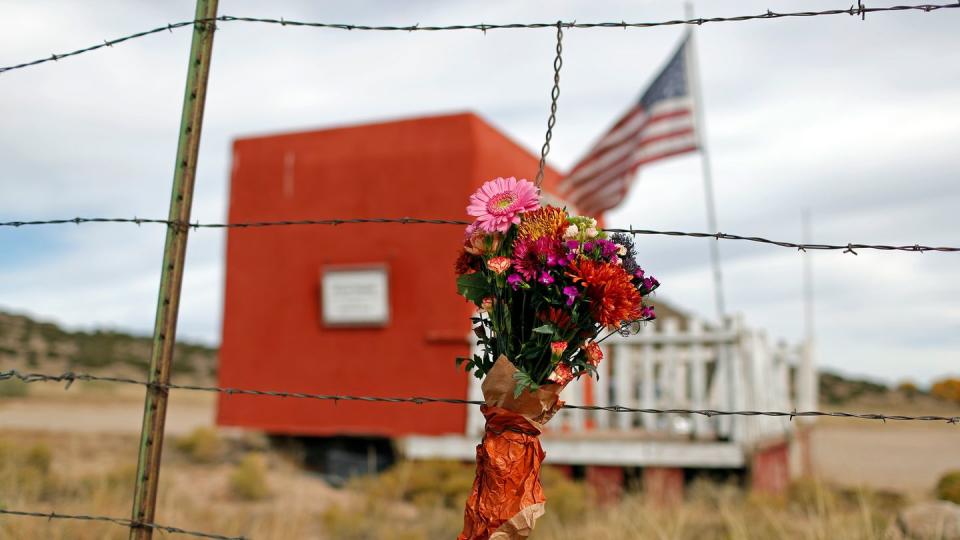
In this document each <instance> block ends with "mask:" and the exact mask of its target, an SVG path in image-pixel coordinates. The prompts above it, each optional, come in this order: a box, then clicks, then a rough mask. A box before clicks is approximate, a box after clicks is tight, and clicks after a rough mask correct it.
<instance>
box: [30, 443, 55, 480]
mask: <svg viewBox="0 0 960 540" xmlns="http://www.w3.org/2000/svg"><path fill="white" fill-rule="evenodd" d="M52 460H53V454H52V453H51V452H50V447H49V446H47V445H45V444H43V443H38V444H35V445H33V446H31V447H30V448H29V449H27V451H26V453H25V454H24V456H23V464H24V466H26V467H30V468H33V469H36V470H37V471H38V472H40V473H41V474H47V473H49V472H50V462H51V461H52Z"/></svg>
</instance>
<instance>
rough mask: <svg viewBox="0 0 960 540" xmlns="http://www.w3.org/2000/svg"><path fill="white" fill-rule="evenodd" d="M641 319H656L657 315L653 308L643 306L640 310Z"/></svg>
mask: <svg viewBox="0 0 960 540" xmlns="http://www.w3.org/2000/svg"><path fill="white" fill-rule="evenodd" d="M640 317H641V318H643V319H656V318H657V314H656V313H654V311H653V306H643V307H642V308H640Z"/></svg>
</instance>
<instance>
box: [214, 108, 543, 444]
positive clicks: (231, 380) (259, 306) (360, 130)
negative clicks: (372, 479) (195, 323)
mask: <svg viewBox="0 0 960 540" xmlns="http://www.w3.org/2000/svg"><path fill="white" fill-rule="evenodd" d="M233 159H234V163H233V172H232V177H231V189H230V210H229V220H230V221H231V222H240V221H258V220H297V219H325V218H371V217H403V216H410V217H423V218H440V219H468V217H467V216H466V215H465V208H466V205H467V199H468V197H469V195H470V194H471V193H472V192H473V191H474V190H475V189H476V188H477V187H479V185H480V184H481V183H482V182H483V181H485V180H489V179H491V178H494V177H496V176H517V177H526V178H529V179H531V180H532V179H533V177H534V175H535V174H536V170H537V162H538V159H537V157H535V156H534V155H532V154H531V153H530V152H528V151H526V150H525V149H523V148H521V147H519V146H518V145H516V144H515V143H514V142H512V141H511V140H509V139H508V138H506V137H505V136H504V135H502V134H501V133H500V132H498V131H497V130H496V129H494V128H492V127H491V126H489V125H488V124H486V123H485V122H484V121H483V120H481V119H480V118H479V117H477V116H475V115H473V114H457V115H449V116H438V117H429V118H419V119H413V120H401V121H395V122H386V123H379V124H372V125H364V126H354V127H345V128H337V129H327V130H321V131H312V132H303V133H292V134H285V135H274V136H266V137H254V138H245V139H239V140H237V141H235V143H234V157H233ZM557 180H558V177H557V174H556V173H555V172H553V171H548V172H547V177H546V180H545V183H544V186H545V187H546V188H549V187H550V186H552V185H554V183H555V182H556V181H557ZM462 237H463V228H462V227H459V226H433V225H400V224H386V225H384V224H376V225H341V226H322V225H316V226H290V227H269V228H257V229H230V230H229V231H228V233H227V257H226V291H225V301H224V317H223V340H222V346H221V351H220V370H219V384H220V386H229V387H236V388H255V389H267V390H285V391H292V392H310V393H323V394H355V395H375V396H442V397H456V398H464V397H466V394H467V380H468V379H467V375H466V374H465V373H464V372H463V371H460V370H458V369H457V368H456V366H455V365H454V358H455V357H457V356H466V355H467V354H468V343H467V339H466V337H467V335H468V333H469V316H470V314H471V309H470V307H469V306H468V304H467V303H466V302H465V301H464V300H463V299H462V298H460V297H459V296H457V294H456V286H455V284H454V274H453V270H452V268H453V261H454V259H455V257H456V252H457V249H458V247H459V245H460V242H461V240H462ZM369 263H384V264H386V265H387V266H388V268H389V302H390V322H389V324H388V325H387V326H385V327H381V328H335V329H331V328H327V327H324V326H323V325H322V322H321V317H320V299H319V295H320V272H321V269H322V268H323V267H324V266H327V265H346V264H369ZM217 422H218V424H220V425H224V426H244V427H251V428H256V429H262V430H265V431H268V432H272V433H287V434H304V435H306V434H315V435H331V434H365V435H384V436H397V435H404V434H411V433H420V434H442V433H462V432H463V431H464V429H465V424H466V408H465V407H463V406H456V405H391V404H375V403H355V402H337V403H334V402H321V401H316V400H305V399H290V398H287V399H282V398H270V397H250V396H236V395H234V396H230V395H225V394H221V395H220V397H219V402H218V410H217Z"/></svg>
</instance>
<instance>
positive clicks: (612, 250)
mask: <svg viewBox="0 0 960 540" xmlns="http://www.w3.org/2000/svg"><path fill="white" fill-rule="evenodd" d="M597 244H598V245H599V246H600V253H601V254H602V255H603V256H604V258H607V259H609V258H610V257H613V256H615V255H616V254H617V250H618V249H619V248H618V247H617V244H614V243H613V242H611V241H609V240H597Z"/></svg>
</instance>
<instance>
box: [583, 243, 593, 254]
mask: <svg viewBox="0 0 960 540" xmlns="http://www.w3.org/2000/svg"><path fill="white" fill-rule="evenodd" d="M591 251H593V242H584V243H583V252H584V253H590V252H591Z"/></svg>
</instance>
